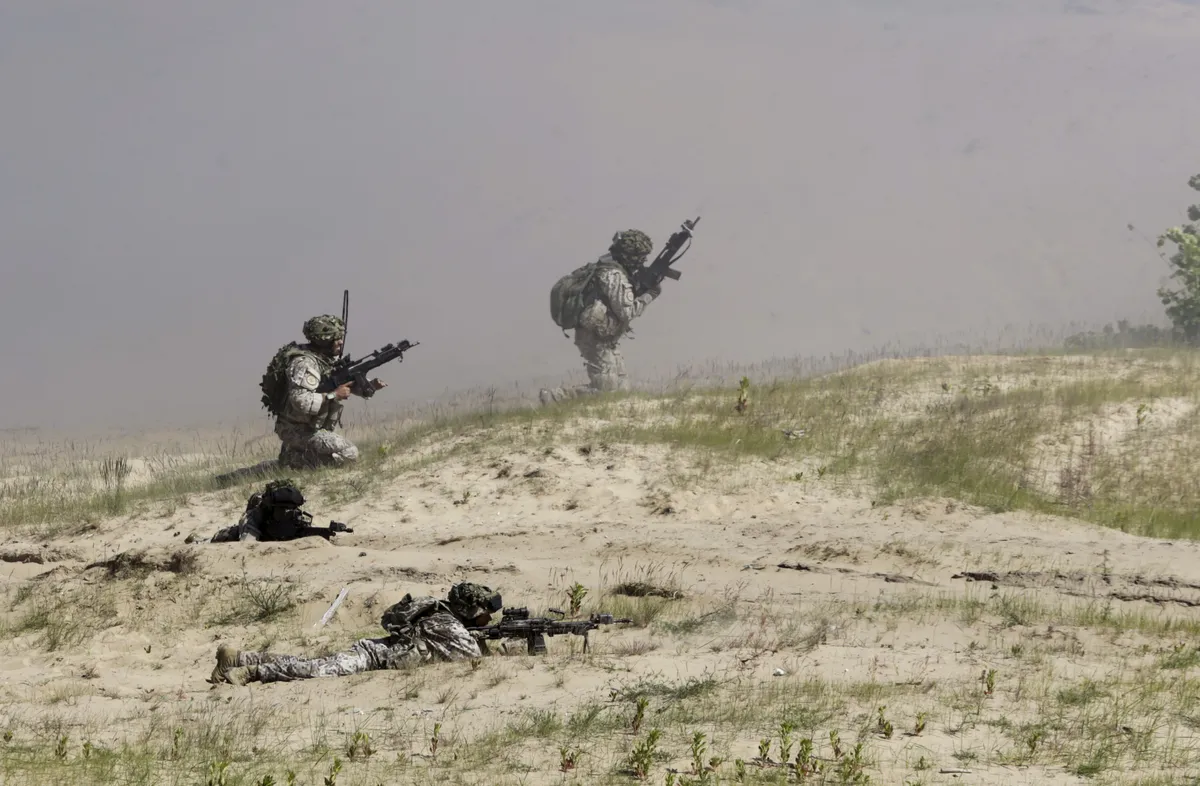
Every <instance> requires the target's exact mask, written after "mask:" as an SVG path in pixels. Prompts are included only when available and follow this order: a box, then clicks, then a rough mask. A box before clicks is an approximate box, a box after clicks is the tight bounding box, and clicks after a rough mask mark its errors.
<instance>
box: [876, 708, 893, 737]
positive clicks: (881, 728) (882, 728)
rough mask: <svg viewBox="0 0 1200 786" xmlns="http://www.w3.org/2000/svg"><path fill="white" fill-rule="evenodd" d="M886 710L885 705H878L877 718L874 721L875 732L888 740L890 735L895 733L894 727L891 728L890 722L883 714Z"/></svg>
mask: <svg viewBox="0 0 1200 786" xmlns="http://www.w3.org/2000/svg"><path fill="white" fill-rule="evenodd" d="M886 709H887V706H886V705H880V706H879V709H878V710H876V712H877V714H878V717H877V719H876V721H875V731H876V732H877V733H878V734H879V735H880V736H882V737H884V738H885V739H889V740H890V739H891V738H892V734H893V733H894V732H895V727H893V726H892V722H891V721H890V720H888V719H887V716H886V715H884V714H883V713H884V710H886Z"/></svg>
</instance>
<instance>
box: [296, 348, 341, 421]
mask: <svg viewBox="0 0 1200 786" xmlns="http://www.w3.org/2000/svg"><path fill="white" fill-rule="evenodd" d="M288 383H289V384H288V404H290V405H291V406H292V408H293V409H295V410H296V411H297V412H300V413H303V414H305V415H320V414H322V413H324V412H325V411H326V410H327V409H328V408H329V407H330V405H331V404H332V403H333V394H332V393H327V394H326V393H318V392H317V385H319V384H321V370H320V368H318V367H317V362H316V361H315V360H313V359H312V358H309V357H304V356H303V355H301V356H300V357H298V358H295V359H294V360H292V362H291V363H289V364H288Z"/></svg>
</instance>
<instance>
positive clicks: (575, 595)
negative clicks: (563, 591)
mask: <svg viewBox="0 0 1200 786" xmlns="http://www.w3.org/2000/svg"><path fill="white" fill-rule="evenodd" d="M587 594H588V591H587V587H585V586H583V585H582V584H580V583H579V582H578V581H577V582H575V583H574V584H572V585H571V586H570V587H569V588H568V589H567V602H568V603H570V610H571V616H572V617H575V616H578V614H579V610H580V609H582V608H583V599H584V598H586V597H587Z"/></svg>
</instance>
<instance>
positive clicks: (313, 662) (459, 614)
mask: <svg viewBox="0 0 1200 786" xmlns="http://www.w3.org/2000/svg"><path fill="white" fill-rule="evenodd" d="M500 605H501V604H500V596H499V594H498V593H496V592H493V591H492V590H491V588H489V587H485V586H483V585H480V584H471V583H467V582H464V583H462V584H456V585H455V586H454V587H453V588H451V590H450V593H449V595H448V597H447V600H445V601H442V600H438V599H436V598H430V597H420V598H414V597H412V595H405V596H404V598H403V599H402V600H401V601H400V602H399V603H397V604H395V605H394V606H392V607H390V608H389V609H388V610H387V611H385V612H384V613H383V619H382V620H381V623H382V625H383V627H384V628H386V629H387V630H388V635H387V636H383V637H381V638H369V639H359V640H358V641H356V642H355V643H354V645H353V646H352V647H350V649H348V650H345V651H344V652H338V653H335V654H333V655H329V656H326V657H324V658H301V657H298V656H295V655H281V654H277V653H271V652H238V651H236V650H234V649H233V648H232V647H231V646H230V645H228V644H222V645H221V646H220V647H219V648H218V649H217V666H216V668H215V669H213V673H212V677H211V678H210V681H211V682H213V683H218V682H229V683H231V684H233V685H244V684H246V683H247V682H253V681H258V682H287V681H291V680H303V679H312V678H315V677H345V676H348V675H350V674H359V673H361V672H364V671H375V670H378V669H401V668H405V667H407V666H411V665H416V664H419V663H425V662H428V661H430V660H433V659H434V658H437V659H439V660H445V661H452V660H463V659H466V658H479V657H482V656H483V653H482V651H481V650H480V647H479V643H478V642H477V641H476V640H475V637H474V636H472V635H471V634H470V632H469V631H468V630H467V628H466V625H464V624H463V623H464V622H469V623H472V624H477V625H484V624H487V619H488V617H489V615H490V612H492V611H497V610H499V609H500Z"/></svg>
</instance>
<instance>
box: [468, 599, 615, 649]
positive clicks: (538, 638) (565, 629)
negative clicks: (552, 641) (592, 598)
mask: <svg viewBox="0 0 1200 786" xmlns="http://www.w3.org/2000/svg"><path fill="white" fill-rule="evenodd" d="M549 611H550V612H552V613H555V614H562V612H561V611H559V610H558V609H549ZM632 622H633V620H631V619H615V618H614V617H613V615H611V614H593V615H591V616H590V617H588V618H587V619H585V620H563V619H557V620H556V619H551V618H549V617H530V616H529V609H528V608H525V607H520V608H507V609H504V612H503V615H502V616H501V618H500V621H499V622H497V623H495V624H492V625H485V626H484V627H480V628H467V630H468V631H469V632H470V633H471V635H472V636H473V637H475V640H476V641H478V642H479V643H480V644H481V645H482V644H483V643H484V642H485V641H488V640H495V639H524V640H525V642H526V645H527V647H528V650H529V654H530V655H541V654H542V653H544V652H545V651H546V636H562V635H566V634H568V633H569V634H571V635H573V636H583V651H584V652H587V651H588V633H590V632H591V631H593V630H595V629H596V628H598V627H600V626H601V625H613V624H620V623H626V624H628V623H632Z"/></svg>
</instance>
